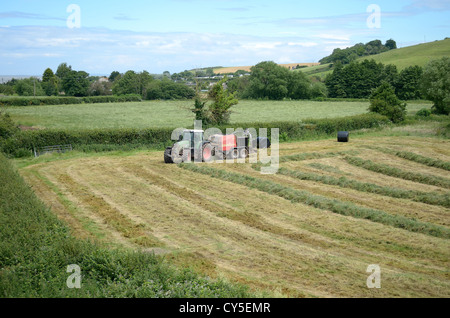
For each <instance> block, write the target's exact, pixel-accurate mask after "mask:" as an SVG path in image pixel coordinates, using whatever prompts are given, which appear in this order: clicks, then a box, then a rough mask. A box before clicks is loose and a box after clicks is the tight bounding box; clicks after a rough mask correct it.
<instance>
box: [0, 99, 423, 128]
mask: <svg viewBox="0 0 450 318" xmlns="http://www.w3.org/2000/svg"><path fill="white" fill-rule="evenodd" d="M192 104H193V102H192V101H145V102H141V103H136V102H132V103H108V104H81V105H61V106H27V107H9V108H8V109H7V111H8V112H9V113H10V114H11V116H12V118H13V119H14V120H15V121H16V122H17V123H19V124H20V125H23V126H33V127H38V128H54V129H94V128H149V127H154V128H172V127H173V128H176V127H187V126H189V125H192V122H193V119H194V114H193V113H192V112H191V111H190V110H189V108H190V107H192ZM431 106H432V105H431V103H429V102H426V101H423V102H411V103H409V104H408V108H407V109H408V113H409V114H413V113H415V112H417V111H418V110H420V109H422V108H431ZM368 107H369V102H316V101H247V100H243V101H240V102H239V104H238V105H236V106H235V107H233V113H232V115H231V122H232V123H248V122H274V121H301V120H304V119H308V118H314V119H319V118H338V117H345V116H353V115H359V114H364V113H367V109H368Z"/></svg>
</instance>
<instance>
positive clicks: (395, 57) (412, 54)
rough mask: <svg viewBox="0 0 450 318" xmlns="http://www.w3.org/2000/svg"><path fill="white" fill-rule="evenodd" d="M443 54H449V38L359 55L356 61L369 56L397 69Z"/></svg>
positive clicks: (420, 63)
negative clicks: (366, 55) (379, 52)
mask: <svg viewBox="0 0 450 318" xmlns="http://www.w3.org/2000/svg"><path fill="white" fill-rule="evenodd" d="M444 56H450V38H446V39H445V40H441V41H435V42H429V43H423V44H418V45H413V46H408V47H404V48H400V49H396V50H391V51H388V52H384V53H381V54H377V55H372V56H368V57H361V58H359V59H357V61H362V60H365V59H367V58H369V59H374V60H375V61H377V62H381V63H383V64H394V65H396V66H397V68H398V70H402V69H404V68H406V67H408V66H413V65H419V66H422V67H423V66H425V65H426V64H427V63H428V62H429V61H431V60H433V59H438V58H441V57H444Z"/></svg>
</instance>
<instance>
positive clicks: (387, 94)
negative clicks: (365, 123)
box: [369, 82, 406, 123]
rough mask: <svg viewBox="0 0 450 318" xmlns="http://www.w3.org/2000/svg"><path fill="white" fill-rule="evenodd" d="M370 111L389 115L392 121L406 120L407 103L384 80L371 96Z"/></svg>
mask: <svg viewBox="0 0 450 318" xmlns="http://www.w3.org/2000/svg"><path fill="white" fill-rule="evenodd" d="M369 111H371V112H374V113H378V114H381V115H384V116H387V117H388V118H389V119H390V120H391V121H392V122H394V123H399V122H402V121H404V120H405V116H406V104H405V103H402V102H401V101H400V99H398V97H397V96H396V95H395V90H394V88H393V87H392V85H390V84H389V83H387V82H383V84H381V86H380V87H378V88H377V89H376V90H375V91H374V92H373V93H372V95H371V96H370V107H369Z"/></svg>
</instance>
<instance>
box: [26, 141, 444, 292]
mask: <svg viewBox="0 0 450 318" xmlns="http://www.w3.org/2000/svg"><path fill="white" fill-rule="evenodd" d="M406 154H407V155H406ZM58 159H61V160H52V159H51V158H49V160H44V161H43V162H41V163H37V164H31V165H28V166H24V167H22V168H21V169H20V172H21V174H22V175H23V176H24V177H25V179H26V181H27V182H28V184H30V185H31V186H32V188H33V189H34V190H35V192H36V193H37V195H38V196H39V197H40V198H41V199H42V200H43V201H44V202H46V203H47V204H48V205H49V206H51V209H52V210H53V211H54V212H55V213H56V214H57V215H58V216H59V217H60V218H61V219H63V220H64V221H65V222H67V224H69V225H70V227H71V229H72V231H73V233H74V235H76V236H77V237H80V238H91V239H94V240H98V241H100V242H103V243H105V244H110V245H113V246H124V247H129V248H141V249H144V250H145V251H148V252H150V253H151V252H154V253H156V254H160V255H164V257H165V259H167V260H168V261H170V262H173V263H175V264H177V265H180V266H191V267H193V268H194V269H195V270H198V271H200V272H202V273H205V274H207V275H209V276H211V277H224V278H226V279H228V280H230V281H236V282H240V283H244V284H247V285H249V286H251V287H252V288H255V289H257V290H264V291H269V292H270V293H273V295H277V296H283V297H449V296H450V273H449V268H450V266H449V265H450V262H449V261H450V248H449V247H450V245H449V239H450V216H449V212H450V209H449V208H450V202H449V197H450V195H449V194H450V190H449V188H450V186H449V184H450V174H449V172H448V162H449V161H450V142H449V141H448V140H445V139H437V138H427V137H414V136H400V137H386V136H385V137H379V136H372V137H370V136H365V137H363V138H352V139H351V142H350V143H337V142H336V140H334V139H332V140H330V139H329V140H321V141H307V142H301V143H300V142H298V143H284V144H281V145H280V169H279V170H278V172H279V173H278V174H274V175H270V174H261V172H260V171H259V169H260V168H261V166H260V165H252V164H250V163H246V164H242V163H234V164H227V163H221V164H219V163H215V164H183V165H180V166H177V165H167V164H164V162H163V154H162V152H135V153H130V154H122V155H111V154H109V155H106V154H105V155H101V154H98V155H92V154H91V155H82V156H81V157H76V158H72V159H71V158H70V157H67V158H65V157H64V156H62V157H58ZM372 264H376V265H379V266H380V269H381V288H368V286H367V279H368V277H369V275H370V274H371V273H368V272H366V270H367V268H368V266H369V265H372Z"/></svg>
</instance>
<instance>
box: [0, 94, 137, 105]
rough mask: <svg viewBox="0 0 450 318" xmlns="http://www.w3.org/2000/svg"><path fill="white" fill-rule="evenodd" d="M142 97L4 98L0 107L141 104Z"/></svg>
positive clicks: (0, 99)
mask: <svg viewBox="0 0 450 318" xmlns="http://www.w3.org/2000/svg"><path fill="white" fill-rule="evenodd" d="M140 101H142V98H141V96H140V95H122V96H116V95H110V96H87V97H71V96H68V97H65V96H64V97H54V96H49V97H4V98H0V106H44V105H73V104H89V103H123V102H140Z"/></svg>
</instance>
